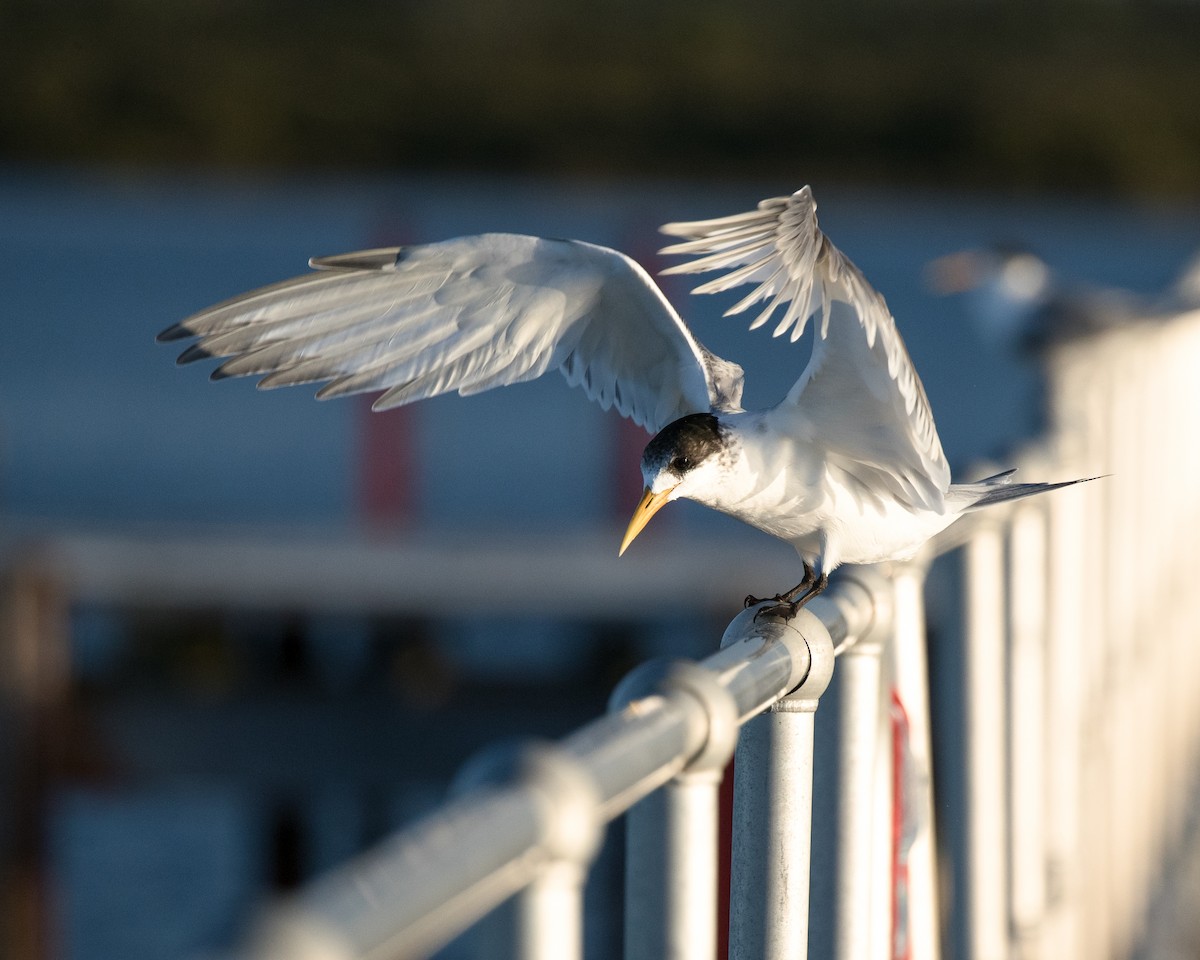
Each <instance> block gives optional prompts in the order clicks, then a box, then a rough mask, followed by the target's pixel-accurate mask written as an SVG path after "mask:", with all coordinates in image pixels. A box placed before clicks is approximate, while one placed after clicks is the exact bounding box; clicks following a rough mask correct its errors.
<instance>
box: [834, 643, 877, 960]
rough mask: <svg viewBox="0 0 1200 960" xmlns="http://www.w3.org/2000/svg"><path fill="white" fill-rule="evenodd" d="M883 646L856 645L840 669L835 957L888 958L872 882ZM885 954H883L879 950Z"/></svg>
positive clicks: (841, 959) (846, 959)
mask: <svg viewBox="0 0 1200 960" xmlns="http://www.w3.org/2000/svg"><path fill="white" fill-rule="evenodd" d="M882 652H883V651H882V645H881V644H880V643H878V642H863V641H861V640H860V641H859V642H858V643H856V644H855V645H854V646H853V647H851V648H849V649H848V650H847V651H846V652H845V653H844V654H842V657H841V663H840V665H839V669H838V702H839V706H840V711H839V718H838V748H839V749H838V848H837V921H836V936H837V939H836V953H835V955H836V957H837V958H838V960H871V958H872V957H883V956H885V955H886V952H887V951H886V946H885V944H884V943H878V942H873V941H874V940H875V939H876V938H877V934H878V929H879V924H878V914H879V911H880V910H887V908H888V906H889V905H888V904H887V902H886V899H885V900H884V902H883V903H882V904H881V903H880V902H879V899H880V898H879V896H878V891H877V890H876V883H875V879H876V878H877V877H878V872H877V870H878V864H877V863H876V860H875V855H876V852H877V847H878V846H879V844H880V843H883V842H885V841H886V839H887V837H886V835H885V836H879V835H878V830H877V829H876V826H877V825H876V813H877V804H876V775H877V772H878V769H877V764H878V761H879V751H880V749H881V747H882V745H881V744H880V742H879V732H880V722H881V710H880V693H881V687H880V670H881V657H882ZM880 951H883V952H880Z"/></svg>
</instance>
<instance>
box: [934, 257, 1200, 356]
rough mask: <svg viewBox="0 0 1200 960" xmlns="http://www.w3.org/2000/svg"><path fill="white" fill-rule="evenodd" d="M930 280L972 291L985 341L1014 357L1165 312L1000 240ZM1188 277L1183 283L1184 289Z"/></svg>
mask: <svg viewBox="0 0 1200 960" xmlns="http://www.w3.org/2000/svg"><path fill="white" fill-rule="evenodd" d="M925 279H926V282H927V283H928V285H929V287H930V288H931V289H933V290H934V291H936V292H937V293H940V294H943V295H949V294H958V293H962V294H965V295H966V296H967V298H968V303H969V309H970V315H971V317H972V319H974V320H975V322H976V323H977V324H978V325H979V327H980V332H981V334H982V335H983V337H984V338H985V339H986V340H987V341H988V343H989V344H991V345H993V346H1001V347H1005V348H1006V349H1009V350H1010V351H1012V352H1013V353H1021V352H1023V351H1026V350H1037V349H1038V348H1041V347H1043V346H1046V345H1048V344H1052V343H1062V342H1065V341H1068V340H1072V339H1075V338H1078V337H1085V336H1090V335H1092V334H1095V333H1099V332H1100V331H1102V330H1106V329H1110V328H1113V327H1119V326H1124V325H1126V324H1129V323H1133V322H1137V321H1141V320H1146V319H1150V318H1152V317H1153V316H1155V315H1156V314H1158V313H1160V312H1161V311H1160V308H1159V307H1158V306H1156V305H1154V304H1152V303H1150V302H1148V301H1144V300H1143V299H1141V298H1139V297H1137V296H1136V295H1135V294H1133V293H1131V292H1130V291H1128V290H1121V289H1118V288H1115V287H1099V286H1088V285H1086V284H1082V283H1071V282H1068V281H1066V280H1064V279H1063V278H1061V277H1060V276H1059V275H1058V274H1056V273H1055V271H1053V270H1051V268H1050V266H1049V265H1048V264H1047V263H1046V262H1045V261H1044V260H1043V259H1042V258H1041V257H1039V256H1038V255H1037V254H1036V253H1034V252H1033V251H1032V250H1030V249H1028V248H1027V247H1024V246H1022V245H1020V244H1011V243H996V244H993V245H991V246H987V247H981V248H978V249H971V250H960V251H958V252H956V253H950V254H946V255H945V256H942V257H938V258H937V259H935V260H932V261H930V262H929V263H928V264H927V265H926V268H925ZM1185 280H1186V277H1184V278H1181V280H1180V281H1179V288H1180V290H1181V291H1182V290H1183V289H1184V287H1183V284H1184V283H1185Z"/></svg>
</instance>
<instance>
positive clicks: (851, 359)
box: [662, 187, 950, 509]
mask: <svg viewBox="0 0 1200 960" xmlns="http://www.w3.org/2000/svg"><path fill="white" fill-rule="evenodd" d="M816 211H817V206H816V203H815V202H814V201H813V196H812V191H811V190H810V189H809V188H808V187H804V188H803V189H802V190H799V191H797V192H796V193H794V194H792V195H791V196H790V197H776V198H774V199H771V200H764V201H763V202H762V203H760V204H759V205H758V209H757V210H755V211H752V212H750V213H743V214H739V215H736V216H732V217H723V218H721V219H718V220H705V221H699V222H695V223H672V224H667V225H666V226H665V227H663V228H662V230H663V232H664V233H667V234H670V235H672V236H679V237H685V238H688V239H687V240H685V241H684V242H683V243H677V244H674V245H672V246H669V247H667V248H665V249H664V250H663V251H662V252H663V253H673V254H700V255H701V256H700V258H699V259H697V260H692V261H689V262H687V263H682V264H679V265H677V266H673V267H670V268H669V269H668V270H667V271H665V272H667V273H700V272H705V271H709V270H729V271H730V272H728V273H726V274H723V275H722V276H719V277H717V278H716V279H714V280H710V281H709V282H707V283H704V284H702V285H700V286H699V287H697V288H696V290H695V292H696V293H715V292H718V291H721V290H728V289H730V288H732V287H735V286H739V285H741V284H745V283H752V284H755V287H754V289H753V290H752V291H751V292H750V294H749V295H748V296H747V297H745V298H744V299H742V300H741V301H739V302H738V303H736V304H734V305H733V306H732V307H731V308H730V309H729V310H728V311H726V314H727V315H729V314H735V313H741V312H742V311H744V310H747V309H748V308H750V307H751V306H753V305H754V304H757V303H765V309H763V311H762V312H761V313H760V314H759V316H758V317H757V318H756V319H755V320H754V322H753V323H752V324H751V329H754V328H756V327H760V326H762V325H763V324H765V323H767V321H768V320H770V319H771V318H772V316H773V315H774V314H776V312H777V311H778V310H779V308H781V307H784V310H783V314H782V316H781V318H780V320H779V322H778V324H777V325H776V327H775V331H774V334H775V336H777V337H778V336H782V335H783V334H785V333H788V332H789V331H790V334H791V339H792V340H793V341H794V340H797V339H799V337H800V335H801V334H802V333H803V332H804V329H805V326H806V325H807V323H808V319H809V317H812V316H814V315H818V314H819V321H818V323H817V326H816V332H815V336H814V340H813V351H812V357H811V359H810V360H809V362H808V366H807V367H805V369H804V372H803V373H802V374H801V376H800V379H799V380H797V381H796V384H795V385H794V386H793V387H792V389H791V390H790V391H789V393H788V396H787V399H786V400H785V401H784V402H783V403H782V404H780V406H779V408H777V411H776V416H777V418H778V422H779V425H780V428H781V429H786V430H788V431H790V432H792V433H793V434H794V435H805V436H815V437H819V438H820V440H821V443H822V444H823V445H826V446H827V447H828V450H829V462H830V464H831V465H832V466H835V467H837V468H839V469H840V470H842V471H843V473H844V474H845V475H846V476H847V478H848V480H849V482H851V483H852V484H853V485H855V486H857V488H858V489H859V492H860V494H861V495H862V496H863V497H864V498H867V499H869V498H870V497H871V495H872V494H871V491H878V490H884V489H886V490H888V491H890V492H891V493H892V494H893V495H895V496H898V497H900V498H901V500H902V502H905V503H908V504H909V505H911V506H913V507H927V508H931V509H940V507H941V504H942V495H943V493H944V492H945V490H946V488H947V487H948V486H949V483H950V469H949V467H948V465H947V463H946V457H945V454H944V453H943V452H942V444H941V441H940V440H939V439H938V435H937V428H936V427H935V425H934V422H933V414H932V412H931V411H930V408H929V400H928V398H927V397H926V396H925V388H924V387H923V386H922V385H921V380H920V378H919V377H918V376H917V371H916V369H915V368H914V367H913V364H912V360H911V359H910V358H909V355H908V350H907V349H906V348H905V346H904V341H903V340H902V339H901V337H900V332H899V331H898V330H897V329H896V323H895V321H894V320H893V319H892V315H891V313H890V312H889V311H888V308H887V304H886V303H885V302H884V300H883V297H881V296H880V295H879V293H877V292H876V291H875V290H874V288H872V287H871V285H870V284H869V283H868V282H867V280H866V278H864V277H863V275H862V273H860V272H859V270H858V268H857V267H856V266H855V265H854V264H853V263H851V262H850V260H849V259H847V258H846V256H845V255H844V254H842V252H841V251H840V250H838V249H837V247H835V246H834V245H833V244H832V243H831V242H830V241H829V239H828V238H827V237H826V236H825V234H824V233H822V232H821V230H820V228H819V227H818V226H817V216H816Z"/></svg>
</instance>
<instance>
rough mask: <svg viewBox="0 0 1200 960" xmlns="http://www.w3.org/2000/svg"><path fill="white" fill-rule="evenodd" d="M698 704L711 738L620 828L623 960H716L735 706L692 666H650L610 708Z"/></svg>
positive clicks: (617, 693)
mask: <svg viewBox="0 0 1200 960" xmlns="http://www.w3.org/2000/svg"><path fill="white" fill-rule="evenodd" d="M672 691H683V692H685V693H687V694H689V695H691V696H693V697H695V698H696V699H697V700H699V701H700V703H701V704H702V705H703V706H704V708H705V714H706V715H707V717H708V736H707V737H706V739H705V741H704V746H703V748H702V749H701V751H700V753H699V754H698V755H697V756H695V757H693V758H691V760H690V761H689V763H688V765H687V767H686V768H685V769H684V770H683V771H682V772H681V773H679V774H677V775H676V776H675V777H674V778H673V779H672V780H671V781H670V782H669V783H668V784H666V785H665V786H664V787H663V788H662V789H661V790H658V791H656V792H655V793H652V794H651V795H650V796H648V797H646V798H645V799H643V800H642V801H640V802H639V803H638V804H636V805H635V806H634V807H632V808H630V810H629V812H628V814H627V815H626V820H625V846H626V860H625V960H716V957H717V923H718V917H717V903H718V889H717V883H718V875H719V850H718V847H717V843H718V830H719V818H720V797H719V794H720V786H721V779H722V774H723V773H724V770H725V768H726V767H727V766H728V765H729V760H730V758H731V757H732V756H733V750H734V747H735V746H736V745H737V739H738V724H739V720H740V717H739V716H738V709H737V704H736V703H735V702H734V700H733V697H732V696H731V695H730V694H729V692H728V691H727V690H726V689H725V688H724V687H722V686H721V685H720V684H719V683H717V681H716V679H715V678H714V676H713V674H712V673H711V672H709V671H706V670H703V669H701V668H699V667H697V666H695V665H694V664H691V663H687V662H679V663H673V664H669V665H666V666H665V667H664V665H663V664H661V663H655V662H651V663H649V664H646V665H644V667H643V668H639V669H638V670H636V671H634V672H633V673H632V674H630V675H629V677H627V678H626V679H625V681H623V682H622V683H621V684H620V686H618V687H617V689H616V690H615V691H614V693H613V697H612V700H611V702H610V708H611V709H613V710H620V709H623V708H624V706H625V705H626V704H628V703H630V702H631V701H633V700H637V699H640V698H642V697H645V696H649V695H653V694H654V693H669V692H672Z"/></svg>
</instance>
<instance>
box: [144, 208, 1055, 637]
mask: <svg viewBox="0 0 1200 960" xmlns="http://www.w3.org/2000/svg"><path fill="white" fill-rule="evenodd" d="M662 231H663V232H664V233H666V234H668V235H670V236H673V237H677V238H681V242H678V243H675V244H673V245H671V246H669V247H667V248H665V250H664V251H663V252H664V253H667V254H686V255H690V256H696V257H698V259H693V260H691V261H689V262H685V263H682V264H679V265H676V266H673V267H671V268H669V269H668V270H666V271H665V272H666V273H703V272H708V271H718V270H720V271H727V272H725V273H723V274H722V275H720V276H718V277H716V278H715V279H713V280H710V281H708V282H707V283H704V284H701V285H700V286H698V287H697V288H696V290H695V292H697V293H716V292H719V291H724V290H728V289H731V288H733V287H736V286H739V285H742V284H752V285H753V288H752V289H751V291H750V293H749V295H747V296H746V297H744V298H743V299H742V300H740V301H739V302H738V303H736V304H734V305H733V306H732V307H730V308H729V310H728V311H726V314H727V315H730V314H739V313H742V312H743V311H745V310H747V309H749V308H750V307H752V306H754V305H755V304H762V305H763V307H764V308H763V309H762V310H761V312H760V313H759V314H758V316H757V318H756V319H755V320H754V321H753V322H752V323H751V324H750V328H751V329H756V328H758V327H761V326H763V325H764V324H766V323H767V322H768V321H770V320H772V318H773V317H775V316H776V315H777V314H778V313H779V311H780V310H781V309H782V315H781V316H780V318H779V319H778V321H777V323H776V325H775V328H774V335H775V336H776V337H782V336H784V335H788V336H789V337H790V339H791V340H792V341H793V342H794V341H795V340H797V339H799V337H800V336H801V334H802V333H803V332H804V330H805V327H806V325H807V323H808V320H809V319H810V318H815V323H814V327H815V333H814V336H813V347H812V353H811V357H810V359H809V362H808V365H807V366H806V367H805V368H804V370H803V372H802V373H801V375H800V378H799V379H798V380H797V381H796V383H795V385H794V386H793V387H792V388H791V389H790V390H789V391H788V394H787V396H786V397H784V399H783V400H782V401H780V403H779V404H777V405H776V406H774V407H771V408H770V409H767V410H757V411H746V410H743V409H742V407H741V396H742V379H743V375H742V368H741V367H740V366H738V365H737V364H736V363H732V362H730V361H728V360H723V359H721V358H720V357H717V356H716V355H715V354H713V353H712V352H711V351H709V350H708V349H706V348H705V347H704V346H703V345H702V344H701V343H700V342H699V341H698V340H697V339H696V337H695V336H694V335H693V334H692V332H691V331H690V330H689V329H688V327H687V325H686V324H685V323H684V322H683V320H682V319H681V318H680V317H679V315H678V314H677V313H676V312H675V310H674V309H673V308H672V307H671V305H670V304H669V303H668V302H667V300H666V298H665V297H664V296H663V294H662V292H661V291H660V290H659V288H658V287H657V286H656V285H655V283H654V281H653V280H652V279H651V278H650V276H649V275H648V274H647V273H646V272H645V271H644V270H643V269H642V268H641V267H640V266H638V265H637V264H636V263H635V262H634V261H633V260H631V259H630V258H629V257H627V256H625V255H624V254H621V253H618V252H617V251H615V250H610V249H607V248H605V247H600V246H596V245H594V244H590V243H584V242H582V241H577V240H551V239H544V238H538V237H530V236H521V235H517V234H502V233H491V234H482V235H479V236H469V237H461V238H458V239H453V240H447V241H444V242H441V243H431V244H425V245H418V246H409V247H395V248H388V249H379V250H367V251H364V252H360V253H349V254H344V255H341V256H333V257H322V258H316V259H313V260H312V261H310V265H311V266H313V267H314V268H316V272H315V273H310V274H307V275H305V276H301V277H296V278H294V279H291V280H285V281H283V282H281V283H276V284H274V285H272V286H267V287H263V288H261V289H259V290H254V291H251V292H249V293H246V294H243V295H241V296H239V297H235V298H233V299H232V300H228V301H226V302H224V303H221V304H218V305H216V306H213V307H209V308H208V309H206V310H202V311H200V312H199V313H197V314H194V315H193V316H191V317H188V318H187V319H186V320H183V321H182V322H181V323H178V324H176V325H175V326H172V327H170V328H169V329H167V330H165V331H164V332H163V333H162V334H160V336H159V339H160V340H178V339H181V338H186V337H193V336H194V337H198V338H199V339H198V341H197V342H195V343H194V344H192V345H191V346H189V347H188V348H187V349H186V350H185V351H184V352H183V354H182V355H181V356H180V357H179V362H180V363H188V362H190V361H193V360H199V359H202V358H205V357H226V358H229V359H226V360H225V361H224V362H223V363H222V364H221V365H220V366H219V367H217V369H216V370H214V371H213V374H212V375H213V377H214V379H219V378H223V377H234V376H243V375H251V374H252V375H264V376H263V378H262V380H260V382H259V386H260V387H280V386H285V385H291V384H298V383H306V382H314V381H327V382H326V384H325V386H323V387H322V388H321V389H320V391H319V392H318V393H317V396H318V397H320V398H326V397H334V396H340V395H343V394H351V393H359V392H364V391H378V390H382V391H383V392H382V394H381V395H380V396H379V398H378V399H377V400H376V401H375V403H374V407H375V409H379V410H382V409H386V408H388V407H394V406H399V405H401V404H406V403H411V402H413V401H415V400H420V399H423V398H425V397H432V396H435V395H438V394H442V393H446V392H449V391H451V390H456V391H458V393H460V394H462V395H468V394H474V393H479V392H481V391H484V390H489V389H491V388H493V387H499V386H504V385H507V384H512V383H518V382H521V381H526V380H532V379H534V378H536V377H540V376H541V375H542V374H543V373H545V372H546V371H547V370H551V369H557V370H558V371H560V372H561V373H562V375H563V376H564V377H565V378H566V380H567V383H569V384H571V385H572V386H578V387H581V388H582V389H583V390H584V391H585V393H586V394H587V395H588V396H589V397H590V398H591V399H593V400H595V401H597V402H599V403H600V404H601V406H603V407H604V408H606V409H607V408H609V407H615V408H616V409H617V411H618V412H619V413H621V414H622V415H623V416H626V417H630V418H632V419H633V420H634V421H635V422H637V423H638V424H641V425H642V426H644V427H646V428H647V429H648V430H650V431H651V432H654V433H655V434H656V435H655V436H654V438H653V439H652V440H651V441H650V442H649V444H648V445H647V446H646V448H645V452H644V453H643V454H642V462H641V468H642V477H643V479H644V481H645V491H644V493H643V496H642V499H641V502H640V503H639V504H638V505H637V508H636V510H635V512H634V514H633V518H632V520H631V521H630V524H629V528H628V530H627V532H626V534H625V538H624V541H623V542H622V544H621V549H620V552H621V553H624V552H625V550H626V549H627V548H628V547H629V545H630V543H631V542H632V541H633V539H634V538H635V537H636V536H637V535H638V533H640V532H641V530H642V529H643V528H644V527H645V525H646V523H647V522H648V521H649V520H650V518H651V517H652V516H653V515H654V514H655V513H656V512H657V511H658V510H659V509H660V508H661V507H663V506H664V505H665V504H667V503H669V502H670V501H672V500H675V499H678V498H680V497H687V498H689V499H692V500H696V501H698V502H700V503H702V504H705V505H706V506H709V507H712V508H713V509H715V510H720V511H722V512H724V513H727V514H730V515H732V516H734V517H737V518H738V519H739V520H742V521H744V522H746V523H748V524H750V525H751V526H753V527H757V528H758V529H760V530H763V531H765V532H766V533H769V534H772V535H773V536H776V537H779V538H781V539H783V540H786V541H788V542H789V543H791V544H792V545H793V546H794V547H795V548H796V550H797V552H798V553H799V555H800V559H801V562H802V564H803V568H804V578H803V579H802V580H801V582H800V583H798V584H797V585H796V586H795V587H793V588H792V589H790V590H787V591H784V592H783V593H779V594H776V595H775V596H774V597H773V598H772V599H773V600H774V602H775V605H776V606H774V607H772V608H771V609H772V610H778V612H779V613H780V614H781V615H784V616H790V615H794V614H795V612H796V611H797V610H798V609H799V608H800V607H801V606H803V605H804V604H805V603H807V602H808V601H809V600H810V599H811V598H813V597H814V596H816V595H817V594H819V593H820V592H821V591H822V590H823V589H824V588H825V586H826V584H827V582H828V579H829V574H830V573H831V572H832V571H833V570H834V568H835V567H837V566H838V565H839V564H842V563H860V564H861V563H876V562H880V561H885V560H893V559H905V558H908V557H911V556H912V555H913V554H914V553H915V552H916V551H917V550H919V549H920V547H921V546H922V545H923V544H924V543H925V542H926V541H927V540H928V539H929V538H930V537H932V536H933V535H934V534H936V533H938V532H939V531H941V530H942V529H944V528H945V527H947V526H949V525H950V524H951V523H953V522H954V521H955V520H956V519H957V518H958V517H960V516H962V515H963V514H964V513H966V512H967V511H970V510H974V509H976V508H979V507H983V506H987V505H989V504H993V503H999V502H1002V501H1005V500H1012V499H1016V498H1019V497H1025V496H1029V495H1031V494H1035V493H1040V492H1042V491H1045V490H1052V489H1055V488H1056V487H1061V486H1065V485H1066V484H1062V483H1052V484H1043V483H1020V484H1018V483H1011V482H1010V479H1011V474H1012V471H1008V472H1006V473H1002V474H998V475H996V476H994V477H989V478H988V479H986V480H982V481H980V482H977V483H965V484H963V483H954V484H952V483H951V482H950V470H949V467H948V466H947V463H946V458H945V455H944V454H943V452H942V445H941V441H940V440H939V439H938V434H937V429H936V427H935V426H934V421H933V415H932V413H931V411H930V408H929V401H928V400H927V398H926V396H925V390H924V388H923V387H922V385H921V381H920V378H919V377H918V376H917V372H916V370H915V369H914V367H913V364H912V361H911V360H910V359H909V356H908V351H907V350H906V349H905V346H904V342H903V341H902V340H901V338H900V334H899V332H898V331H897V329H896V325H895V322H894V321H893V319H892V316H891V314H890V313H889V312H888V309H887V305H886V304H885V303H884V300H883V298H882V297H881V296H880V295H879V294H878V293H877V292H876V291H875V290H874V289H872V287H871V286H870V284H868V283H867V281H866V280H865V279H864V277H863V275H862V274H861V273H860V272H859V270H858V268H857V267H855V266H854V264H853V263H851V262H850V261H849V260H848V259H847V258H846V257H845V256H844V255H843V254H842V253H841V252H840V251H839V250H838V249H837V248H836V247H835V246H834V245H833V244H832V243H830V241H829V240H828V238H826V236H825V235H824V234H823V233H822V232H821V230H820V229H819V227H818V225H817V218H816V204H815V203H814V201H813V196H812V192H811V190H810V189H809V188H808V187H805V188H803V189H801V190H799V191H797V192H796V193H794V194H792V195H791V196H785V197H776V198H773V199H769V200H764V201H762V202H761V203H760V204H759V205H758V208H757V209H756V210H753V211H750V212H748V213H741V214H737V215H734V216H729V217H722V218H720V219H715V220H705V221H698V222H694V223H672V224H668V225H666V226H664V227H663V228H662ZM1072 482H1078V481H1072ZM760 602H763V601H760V600H758V599H757V598H755V597H747V598H746V603H747V605H748V606H749V605H753V604H757V603H760Z"/></svg>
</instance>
